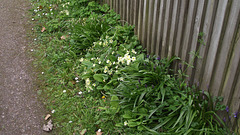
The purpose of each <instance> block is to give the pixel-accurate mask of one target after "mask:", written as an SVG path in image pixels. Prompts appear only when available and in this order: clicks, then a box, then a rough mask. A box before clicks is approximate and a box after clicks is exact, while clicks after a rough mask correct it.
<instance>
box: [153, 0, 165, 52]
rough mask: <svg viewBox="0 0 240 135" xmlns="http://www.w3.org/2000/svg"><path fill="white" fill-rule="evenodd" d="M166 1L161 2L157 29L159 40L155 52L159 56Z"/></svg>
mask: <svg viewBox="0 0 240 135" xmlns="http://www.w3.org/2000/svg"><path fill="white" fill-rule="evenodd" d="M164 2H165V0H161V3H160V13H159V18H158V19H159V20H158V31H157V42H156V50H155V54H156V55H157V56H160V52H161V48H162V45H161V41H162V29H163V23H162V22H163V21H162V19H163V17H164Z"/></svg>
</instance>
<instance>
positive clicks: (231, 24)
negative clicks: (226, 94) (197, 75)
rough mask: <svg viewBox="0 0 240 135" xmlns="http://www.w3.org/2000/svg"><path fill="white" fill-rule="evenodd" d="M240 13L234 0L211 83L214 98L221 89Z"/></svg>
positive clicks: (239, 5) (237, 2)
mask: <svg viewBox="0 0 240 135" xmlns="http://www.w3.org/2000/svg"><path fill="white" fill-rule="evenodd" d="M239 11H240V4H239V1H238V0H234V1H233V3H232V7H231V11H230V15H229V18H226V19H228V24H227V26H226V31H225V32H224V37H223V41H222V46H221V50H220V53H219V56H218V59H217V60H218V62H217V64H216V68H215V69H216V70H215V74H214V75H213V80H214V81H213V83H212V90H213V91H212V94H213V95H214V96H217V95H218V91H220V88H221V87H222V84H223V83H222V81H223V80H224V79H225V77H224V71H225V70H226V66H227V65H228V61H229V53H230V54H231V50H232V46H231V42H232V40H233V38H234V32H235V30H237V27H236V26H237V21H238V19H239V18H237V16H238V14H239Z"/></svg>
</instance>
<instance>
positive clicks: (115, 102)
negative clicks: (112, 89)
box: [110, 96, 119, 108]
mask: <svg viewBox="0 0 240 135" xmlns="http://www.w3.org/2000/svg"><path fill="white" fill-rule="evenodd" d="M110 104H111V107H115V108H118V107H119V98H118V97H117V96H112V97H111V101H110Z"/></svg>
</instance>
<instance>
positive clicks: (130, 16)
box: [129, 0, 134, 25]
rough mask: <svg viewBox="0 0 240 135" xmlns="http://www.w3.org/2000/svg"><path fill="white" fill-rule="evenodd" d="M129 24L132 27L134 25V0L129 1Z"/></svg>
mask: <svg viewBox="0 0 240 135" xmlns="http://www.w3.org/2000/svg"><path fill="white" fill-rule="evenodd" d="M129 9H130V10H129V23H130V24H131V25H134V24H133V17H134V1H133V0H130V1H129Z"/></svg>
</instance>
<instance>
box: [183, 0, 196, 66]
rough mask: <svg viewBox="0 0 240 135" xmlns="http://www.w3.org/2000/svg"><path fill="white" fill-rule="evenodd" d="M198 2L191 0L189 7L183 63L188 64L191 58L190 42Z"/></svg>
mask: <svg viewBox="0 0 240 135" xmlns="http://www.w3.org/2000/svg"><path fill="white" fill-rule="evenodd" d="M195 5H196V1H194V0H190V1H189V7H188V14H187V21H186V23H185V25H187V26H185V29H186V30H185V32H184V38H183V44H182V51H181V52H182V54H181V59H182V60H183V61H186V62H188V57H187V56H189V50H190V49H189V44H190V40H191V39H192V31H193V22H194V20H193V18H194V16H195V15H194V14H195V11H196V6H195ZM186 67H187V66H186V65H185V66H184V69H186Z"/></svg>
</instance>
